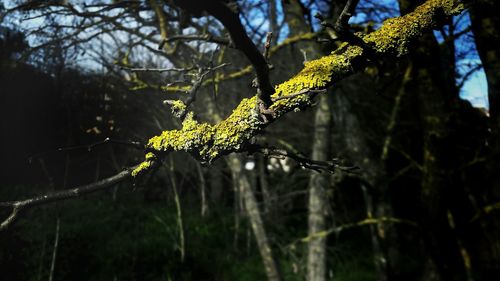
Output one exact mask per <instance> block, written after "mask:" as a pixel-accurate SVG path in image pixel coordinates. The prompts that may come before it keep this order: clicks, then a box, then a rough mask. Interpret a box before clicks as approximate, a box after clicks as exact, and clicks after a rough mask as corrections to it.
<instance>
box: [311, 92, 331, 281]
mask: <svg viewBox="0 0 500 281" xmlns="http://www.w3.org/2000/svg"><path fill="white" fill-rule="evenodd" d="M330 125H331V113H330V101H329V99H328V96H327V95H321V96H320V97H319V103H318V107H317V110H316V116H315V120H314V138H313V146H312V159H313V160H318V161H326V160H328V156H329V152H330V151H329V150H330V149H329V148H330ZM328 185H329V175H328V174H326V173H318V172H316V171H312V172H311V176H310V180H309V204H308V236H309V237H314V236H315V234H316V233H319V232H322V231H325V230H326V225H325V217H326V215H327V214H326V213H327V196H326V192H325V189H326V188H327V187H328ZM307 280H308V281H325V280H326V237H325V236H321V237H315V238H313V239H311V240H310V241H309V245H308V254H307Z"/></svg>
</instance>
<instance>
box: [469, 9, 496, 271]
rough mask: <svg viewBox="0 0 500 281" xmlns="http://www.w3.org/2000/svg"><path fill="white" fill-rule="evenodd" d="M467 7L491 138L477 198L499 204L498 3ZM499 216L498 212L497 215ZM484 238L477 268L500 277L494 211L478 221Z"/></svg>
mask: <svg viewBox="0 0 500 281" xmlns="http://www.w3.org/2000/svg"><path fill="white" fill-rule="evenodd" d="M469 2H472V5H471V6H470V10H469V11H470V17H471V26H472V32H473V33H474V38H475V41H476V47H477V51H478V53H479V57H480V58H481V62H482V65H483V68H484V72H485V73H486V79H487V83H488V101H489V114H490V128H491V136H490V140H489V146H490V147H491V153H490V155H489V159H488V160H489V161H488V162H487V164H486V165H487V166H486V168H487V169H486V170H487V173H486V175H487V178H488V181H487V185H488V187H486V190H485V193H486V194H485V195H484V197H483V198H479V200H478V201H480V202H481V205H491V204H495V203H497V202H499V201H500V173H499V172H498V167H500V75H499V73H500V14H499V12H498V11H499V10H500V2H499V1H496V0H478V1H469ZM496 214H498V212H497V213H496ZM480 220H481V222H480V224H481V227H482V230H483V233H484V234H483V235H484V237H485V239H483V240H482V241H478V244H479V245H478V247H479V251H478V253H479V256H478V261H477V266H479V267H480V271H481V276H482V277H483V278H486V276H499V275H500V225H499V223H498V215H495V213H494V212H492V213H490V214H488V215H485V216H483V217H481V218H480Z"/></svg>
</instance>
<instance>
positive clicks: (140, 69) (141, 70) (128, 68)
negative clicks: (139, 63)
mask: <svg viewBox="0 0 500 281" xmlns="http://www.w3.org/2000/svg"><path fill="white" fill-rule="evenodd" d="M119 67H120V69H122V70H128V71H132V72H159V73H163V72H170V71H171V72H189V71H191V70H193V69H195V67H194V66H192V67H187V68H147V67H128V66H124V65H120V66H119Z"/></svg>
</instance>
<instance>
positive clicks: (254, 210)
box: [227, 154, 282, 281]
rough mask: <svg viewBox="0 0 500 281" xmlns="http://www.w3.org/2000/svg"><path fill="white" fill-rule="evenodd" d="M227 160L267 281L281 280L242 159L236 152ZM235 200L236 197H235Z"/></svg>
mask: <svg viewBox="0 0 500 281" xmlns="http://www.w3.org/2000/svg"><path fill="white" fill-rule="evenodd" d="M227 161H228V165H229V167H230V169H231V175H232V178H233V183H234V184H235V185H237V186H238V187H239V191H240V193H241V195H240V196H242V197H243V202H244V204H245V210H246V213H247V215H248V219H249V221H250V224H251V226H252V230H253V234H254V235H255V240H256V241H257V246H258V248H259V252H260V255H261V257H262V261H263V263H264V267H265V270H266V275H267V279H268V280H269V281H281V280H282V277H281V273H280V271H279V268H278V263H277V262H276V260H275V258H274V256H273V252H272V250H271V245H270V243H269V239H268V237H267V233H266V230H265V227H264V223H263V221H262V215H261V213H260V210H259V207H258V204H257V199H256V198H255V194H254V191H253V190H252V186H251V184H250V179H249V178H248V176H247V175H246V174H245V173H244V171H243V161H242V160H241V158H240V156H239V155H236V154H230V155H229V156H228V157H227ZM235 200H238V199H237V198H235Z"/></svg>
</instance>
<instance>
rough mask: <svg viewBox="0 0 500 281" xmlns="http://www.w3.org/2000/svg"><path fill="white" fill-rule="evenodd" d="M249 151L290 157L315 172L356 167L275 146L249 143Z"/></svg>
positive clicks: (354, 168) (270, 155)
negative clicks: (314, 158)
mask: <svg viewBox="0 0 500 281" xmlns="http://www.w3.org/2000/svg"><path fill="white" fill-rule="evenodd" d="M246 149H247V151H248V152H249V153H255V152H257V153H262V154H264V155H265V156H267V157H275V158H279V159H284V158H290V159H292V160H294V161H295V162H297V163H298V164H299V165H300V166H301V167H303V168H304V169H310V170H315V171H317V172H329V173H334V172H335V171H336V170H341V171H344V172H353V171H355V170H357V169H359V168H358V167H355V166H342V165H341V164H340V163H339V160H338V159H332V160H331V161H318V160H313V159H310V158H307V157H305V156H303V155H302V154H300V153H294V152H291V151H288V150H285V149H282V148H276V147H271V146H269V147H265V146H261V145H258V144H252V145H249V146H248V147H247V148H246Z"/></svg>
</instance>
